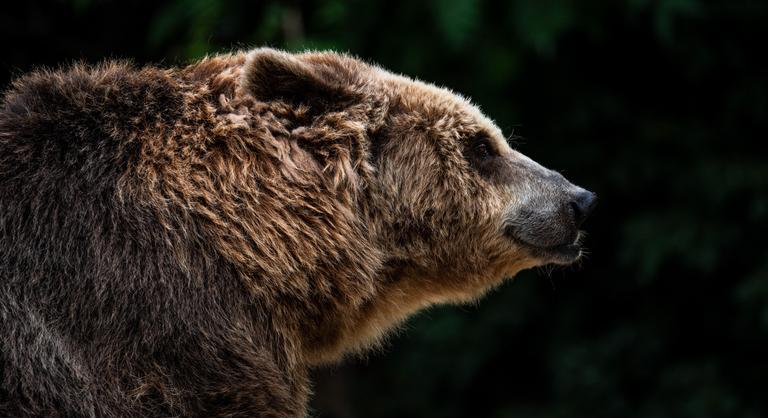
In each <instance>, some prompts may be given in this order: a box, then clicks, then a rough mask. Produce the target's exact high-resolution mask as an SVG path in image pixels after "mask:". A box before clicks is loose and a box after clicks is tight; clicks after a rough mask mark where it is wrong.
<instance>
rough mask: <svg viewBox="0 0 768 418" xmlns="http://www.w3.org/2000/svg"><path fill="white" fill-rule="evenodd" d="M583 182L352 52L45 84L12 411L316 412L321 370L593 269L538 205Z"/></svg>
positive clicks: (34, 142)
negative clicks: (308, 406) (544, 280)
mask: <svg viewBox="0 0 768 418" xmlns="http://www.w3.org/2000/svg"><path fill="white" fill-rule="evenodd" d="M478 144H480V145H478ZM574 187H575V186H572V185H570V184H568V183H567V182H565V181H564V180H563V179H562V177H560V176H559V175H557V174H556V173H553V172H549V171H548V170H546V169H544V168H542V167H540V166H538V165H536V164H535V163H533V162H532V161H530V160H528V159H526V158H525V157H524V156H522V155H520V154H518V153H516V152H515V151H513V150H511V149H510V148H509V146H508V145H507V144H506V143H505V142H504V140H503V137H502V135H501V133H500V132H499V130H498V129H497V128H496V127H495V126H494V125H493V123H492V122H490V121H489V120H488V119H487V118H485V117H484V116H483V115H482V114H481V113H480V112H479V111H478V110H477V109H476V108H475V107H473V106H472V105H471V104H470V103H469V102H467V101H466V100H464V99H462V98H460V97H458V96H456V95H454V94H452V93H451V92H449V91H447V90H443V89H439V88H436V87H433V86H430V85H427V84H423V83H420V82H417V81H413V80H410V79H407V78H405V77H400V76H396V75H392V74H390V73H388V72H386V71H384V70H382V69H379V68H377V67H374V66H370V65H367V64H365V63H363V62H361V61H359V60H356V59H354V58H351V57H348V56H344V55H338V54H334V53H306V54H301V55H291V54H287V53H283V52H279V51H275V50H269V49H259V50H255V51H252V52H250V53H248V54H246V53H238V54H233V55H222V56H216V57H213V58H208V59H205V60H203V61H201V62H199V63H196V64H193V65H191V66H189V67H187V68H183V69H170V70H162V69H157V68H134V67H133V66H131V65H129V64H125V63H107V64H103V65H100V66H96V67H88V66H84V65H75V66H72V67H70V68H66V69H63V70H59V71H37V72H34V73H31V74H29V75H26V76H24V77H22V78H21V79H19V80H17V81H16V82H15V83H14V84H13V87H12V88H11V89H10V90H9V91H8V92H7V93H6V94H5V97H4V100H3V104H2V109H1V110H0V239H2V243H0V334H2V340H0V377H2V381H0V415H12V416H39V415H57V414H58V415H64V416H70V415H74V416H121V417H122V416H188V415H198V416H212V415H217V416H236V415H237V416H240V415H243V416H249V415H250V416H264V417H285V416H302V415H303V414H304V413H305V403H306V399H307V396H308V392H309V389H308V385H309V384H308V381H307V368H308V367H311V366H312V365H316V364H319V363H325V362H331V361H335V360H338V359H339V358H340V357H341V356H343V355H344V354H345V353H348V352H354V351H358V350H361V349H363V348H365V347H367V346H370V345H371V344H375V343H376V342H377V341H378V340H379V339H380V338H381V337H382V336H383V335H384V334H385V332H386V331H387V330H389V329H391V328H392V327H393V326H395V325H396V324H397V323H399V322H400V321H402V320H403V319H404V318H406V317H407V316H408V315H409V314H412V313H413V312H415V311H417V310H419V309H421V308H423V307H425V306H428V305H431V304H435V303H443V302H463V301H468V300H472V299H474V298H476V297H478V296H480V295H482V294H483V293H484V292H485V291H486V290H487V289H489V288H490V287H492V286H494V285H497V284H498V283H500V282H501V281H502V279H503V278H504V277H511V276H513V275H514V274H515V273H516V272H518V271H519V270H521V269H523V268H527V267H531V266H534V265H540V264H544V263H549V262H569V261H572V259H573V258H575V256H571V257H570V258H569V257H568V256H564V255H563V253H562V252H556V251H550V250H551V249H552V248H554V246H555V244H560V242H559V241H558V242H555V241H557V240H559V239H560V238H558V237H561V236H564V235H563V234H565V235H568V234H570V235H568V236H567V237H566V238H565V240H566V241H567V242H566V241H563V242H566V243H568V242H571V241H573V240H574V239H575V236H573V233H574V232H573V231H575V230H576V228H574V226H576V227H577V226H578V225H575V223H574V222H573V221H563V222H564V223H563V222H561V223H562V224H563V225H566V226H562V225H561V227H557V228H555V227H551V225H554V224H557V223H558V222H554V221H550V220H547V221H546V222H545V221H542V219H544V216H545V215H541V216H538V215H536V214H538V213H539V212H541V211H539V209H538V208H543V207H554V206H552V205H553V204H551V202H553V201H559V200H562V199H560V197H561V195H563V193H565V192H562V190H570V191H573V190H576V189H574ZM579 190H580V189H579ZM558 199H559V200H558ZM547 205H549V206H547ZM555 206H557V205H555ZM561 206H562V205H560V206H557V207H558V208H560V207H561ZM532 208H533V209H532ZM542 213H544V212H542ZM547 213H548V215H546V216H550V217H552V216H560V217H561V218H562V217H565V218H568V216H572V215H573V214H572V213H571V214H570V215H568V214H566V215H563V211H562V210H560V209H556V210H554V212H553V211H550V212H547ZM569 213H570V212H569ZM553 214H554V215H553ZM537 216H538V217H537ZM547 219H549V218H547ZM569 219H570V218H569ZM537 222H538V223H537ZM569 222H570V223H569ZM521 231H522V232H521ZM564 231H565V232H564ZM526 234H527V235H526ZM530 236H533V237H534V238H533V239H532V240H529V239H528V237H530ZM542 237H544V238H542ZM553 237H554V238H553ZM536 240H543V241H541V242H539V241H536ZM542 243H543V244H542ZM572 245H575V244H572ZM558 248H559V247H558ZM545 250H546V251H545ZM577 255H578V254H576V256H577Z"/></svg>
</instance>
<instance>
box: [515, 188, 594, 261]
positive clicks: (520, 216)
mask: <svg viewBox="0 0 768 418" xmlns="http://www.w3.org/2000/svg"><path fill="white" fill-rule="evenodd" d="M569 186H570V187H567V188H565V190H561V191H560V192H559V193H556V194H555V196H557V197H556V198H553V197H552V195H551V194H548V196H547V197H544V196H542V197H539V198H534V199H531V200H529V201H528V202H527V203H526V204H524V205H522V207H518V208H515V209H510V211H511V213H508V215H507V217H506V219H505V222H504V234H505V235H506V236H507V237H509V238H510V239H512V240H513V241H515V242H517V243H518V244H521V245H522V246H523V247H525V248H527V249H528V250H529V251H530V252H531V253H532V254H533V255H534V256H535V257H538V258H542V259H544V260H546V261H547V262H553V263H558V264H568V263H571V262H573V261H575V260H576V259H578V257H579V256H580V255H581V243H580V238H581V233H580V231H579V228H580V227H581V225H582V224H583V223H584V221H585V220H586V219H587V217H588V216H589V215H590V213H591V212H592V211H593V210H594V208H595V205H596V204H597V195H595V193H593V192H590V191H588V190H585V189H582V188H580V187H576V186H572V185H569ZM545 196H546V195H545Z"/></svg>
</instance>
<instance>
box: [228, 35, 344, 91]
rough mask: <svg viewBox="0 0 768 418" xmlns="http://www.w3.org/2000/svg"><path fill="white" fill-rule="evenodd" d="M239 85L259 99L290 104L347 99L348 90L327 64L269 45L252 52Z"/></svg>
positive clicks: (247, 59)
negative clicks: (318, 63) (321, 64)
mask: <svg viewBox="0 0 768 418" xmlns="http://www.w3.org/2000/svg"><path fill="white" fill-rule="evenodd" d="M241 85H242V87H243V88H244V89H245V91H247V92H249V93H251V94H252V95H253V96H254V97H256V98H257V99H260V100H265V101H270V100H284V101H287V102H291V103H309V102H317V101H321V102H335V101H338V100H344V99H348V98H350V96H351V94H350V92H349V91H348V90H347V89H346V88H345V87H344V86H343V84H342V83H340V82H338V80H336V79H335V78H334V75H333V71H332V70H331V69H330V68H327V67H326V66H322V67H321V66H318V65H316V64H313V63H310V62H307V61H306V60H302V59H301V57H300V56H297V55H294V54H291V53H288V52H283V51H278V50H276V49H271V48H259V49H255V50H253V51H251V52H250V53H249V54H248V57H247V58H246V61H245V65H244V67H243V75H242V79H241Z"/></svg>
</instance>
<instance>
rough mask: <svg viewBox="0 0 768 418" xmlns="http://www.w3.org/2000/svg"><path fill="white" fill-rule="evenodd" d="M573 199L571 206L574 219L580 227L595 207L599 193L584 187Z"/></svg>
mask: <svg viewBox="0 0 768 418" xmlns="http://www.w3.org/2000/svg"><path fill="white" fill-rule="evenodd" d="M571 199H572V200H571V202H570V206H571V210H572V211H573V220H574V223H575V224H576V227H577V228H578V227H580V226H581V224H583V223H584V221H585V220H586V219H587V217H588V216H589V214H590V213H592V210H593V209H594V208H595V205H596V204H597V195H596V194H594V193H592V192H590V191H588V190H584V189H582V190H580V191H578V192H577V193H575V194H574V195H573V197H572V198H571Z"/></svg>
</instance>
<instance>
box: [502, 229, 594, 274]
mask: <svg viewBox="0 0 768 418" xmlns="http://www.w3.org/2000/svg"><path fill="white" fill-rule="evenodd" d="M505 232H507V234H505V235H507V236H508V237H509V238H511V239H512V240H513V241H515V242H516V243H518V244H519V245H521V246H522V247H524V248H526V249H528V251H530V252H531V255H533V256H534V257H537V258H541V259H543V260H546V261H547V262H548V263H552V264H561V265H568V264H571V263H573V262H575V261H576V260H578V259H579V257H581V255H582V248H581V238H582V235H583V234H582V233H581V231H577V232H576V233H575V236H574V237H572V238H571V239H570V240H569V241H567V242H565V243H561V244H557V245H551V246H542V245H536V244H534V243H531V242H528V241H526V240H523V239H521V238H519V237H517V236H516V235H515V234H510V233H509V232H510V230H509V229H507V230H506V231H505Z"/></svg>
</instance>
